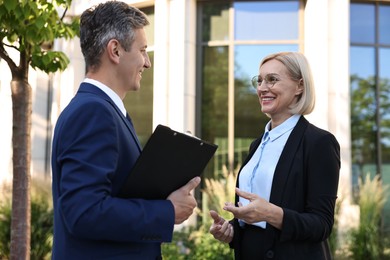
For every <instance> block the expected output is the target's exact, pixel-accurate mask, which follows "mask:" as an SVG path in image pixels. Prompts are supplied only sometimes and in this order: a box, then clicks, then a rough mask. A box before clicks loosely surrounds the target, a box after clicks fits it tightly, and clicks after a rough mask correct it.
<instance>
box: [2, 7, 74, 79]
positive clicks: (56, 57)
mask: <svg viewBox="0 0 390 260" xmlns="http://www.w3.org/2000/svg"><path fill="white" fill-rule="evenodd" d="M71 2H72V1H71V0H54V1H47V0H38V1H29V0H19V1H15V0H0V17H1V22H0V38H1V40H2V44H1V46H0V55H1V57H2V58H4V59H5V60H6V61H7V63H8V64H9V65H10V68H11V70H13V69H15V68H14V66H15V64H12V63H10V62H11V61H10V60H9V56H8V53H7V52H6V50H5V48H4V47H5V46H6V47H11V48H13V49H16V50H18V51H19V52H20V54H21V57H25V59H26V64H25V65H29V64H31V66H32V67H33V68H39V69H41V70H43V71H45V72H55V71H58V70H64V69H65V68H66V67H67V65H68V63H69V60H68V58H67V57H66V55H65V54H64V53H62V52H57V51H52V50H50V47H51V45H52V44H53V41H54V39H57V38H65V39H70V38H73V37H75V36H76V35H77V34H78V24H79V21H78V19H73V20H66V21H65V20H64V16H63V15H64V14H65V12H66V10H67V8H68V7H69V6H70V4H71ZM57 10H59V11H62V12H63V13H62V14H61V15H62V17H60V16H59V13H58V11H57ZM21 62H22V61H21ZM24 69H27V68H24ZM13 73H14V71H13Z"/></svg>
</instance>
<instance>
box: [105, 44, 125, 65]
mask: <svg viewBox="0 0 390 260" xmlns="http://www.w3.org/2000/svg"><path fill="white" fill-rule="evenodd" d="M106 51H107V56H108V58H109V60H110V61H111V62H114V63H119V57H120V54H121V53H120V52H121V50H120V44H119V42H118V41H117V40H116V39H111V40H110V41H109V42H108V43H107V49H106Z"/></svg>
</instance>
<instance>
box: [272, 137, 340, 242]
mask: <svg viewBox="0 0 390 260" xmlns="http://www.w3.org/2000/svg"><path fill="white" fill-rule="evenodd" d="M312 136H316V137H315V138H311V139H310V140H305V141H304V142H305V143H304V144H303V145H304V147H305V148H304V150H305V152H304V162H303V172H304V174H303V175H302V176H303V178H302V182H303V184H302V186H303V201H302V202H301V203H302V208H303V210H302V211H298V210H295V209H290V208H288V207H286V208H283V211H284V217H283V227H282V230H281V236H280V239H281V241H289V240H309V241H316V242H318V241H323V240H326V239H327V238H328V237H329V235H330V233H331V230H332V227H333V223H334V208H335V202H336V199H337V188H338V181H339V170H340V146H339V144H338V142H337V140H336V139H335V137H334V136H333V135H332V134H330V133H326V134H321V135H318V133H317V135H312Z"/></svg>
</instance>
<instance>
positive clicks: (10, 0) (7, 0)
mask: <svg viewBox="0 0 390 260" xmlns="http://www.w3.org/2000/svg"><path fill="white" fill-rule="evenodd" d="M17 5H18V1H15V0H4V6H5V8H6V9H7V11H8V12H11V11H12V10H14V9H15V7H16V6H17Z"/></svg>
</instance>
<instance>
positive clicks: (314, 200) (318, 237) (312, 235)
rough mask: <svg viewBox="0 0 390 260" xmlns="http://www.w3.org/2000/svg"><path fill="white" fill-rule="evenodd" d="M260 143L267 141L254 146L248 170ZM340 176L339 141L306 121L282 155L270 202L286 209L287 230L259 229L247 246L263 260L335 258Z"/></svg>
mask: <svg viewBox="0 0 390 260" xmlns="http://www.w3.org/2000/svg"><path fill="white" fill-rule="evenodd" d="M260 142H261V137H260V138H258V139H256V140H255V141H254V142H253V143H252V144H251V146H250V150H249V155H248V157H247V158H246V160H245V161H244V164H243V166H244V165H245V164H246V163H247V162H248V161H249V159H250V158H251V157H252V156H253V154H254V152H255V151H256V149H257V147H258V146H259V144H260ZM243 166H242V167H243ZM242 167H241V169H242ZM240 171H241V170H240ZM339 171H340V146H339V144H338V142H337V140H336V138H335V137H334V136H333V135H332V134H331V133H329V132H327V131H325V130H322V129H320V128H318V127H316V126H314V125H312V124H310V123H309V122H308V121H307V120H306V119H305V118H304V117H303V116H301V118H300V119H299V121H298V123H297V125H296V126H295V128H294V129H293V131H292V132H291V134H290V137H289V138H288V140H287V143H286V145H285V147H284V149H283V151H282V154H281V156H280V159H279V162H278V163H277V166H276V168H275V173H274V178H273V182H272V189H271V196H270V202H271V203H273V204H275V205H277V206H280V207H282V208H283V211H284V217H283V227H282V229H281V230H278V229H276V228H274V227H273V226H271V225H269V224H267V227H266V229H265V230H263V229H260V228H259V229H258V232H257V231H256V232H255V233H258V234H257V235H256V236H255V237H256V238H255V239H250V240H249V241H248V242H245V247H247V248H248V247H255V248H257V249H258V250H261V255H262V256H264V257H261V258H260V259H289V260H292V259H315V260H318V259H331V255H330V251H329V247H328V244H327V238H328V237H329V235H330V233H331V230H332V226H333V223H334V208H335V202H336V198H337V188H338V181H339ZM238 179H239V178H238V177H237V187H238V185H239V183H238ZM237 201H238V197H237V196H236V203H237ZM244 229H245V228H244ZM244 229H243V228H242V227H240V226H239V225H238V221H237V219H235V220H234V238H233V241H232V243H231V246H232V247H233V248H234V249H235V257H236V259H243V258H242V257H241V250H242V237H241V236H242V234H243V232H244ZM251 229H255V230H256V228H252V226H251ZM245 259H248V257H245ZM256 259H259V258H258V257H256Z"/></svg>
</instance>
